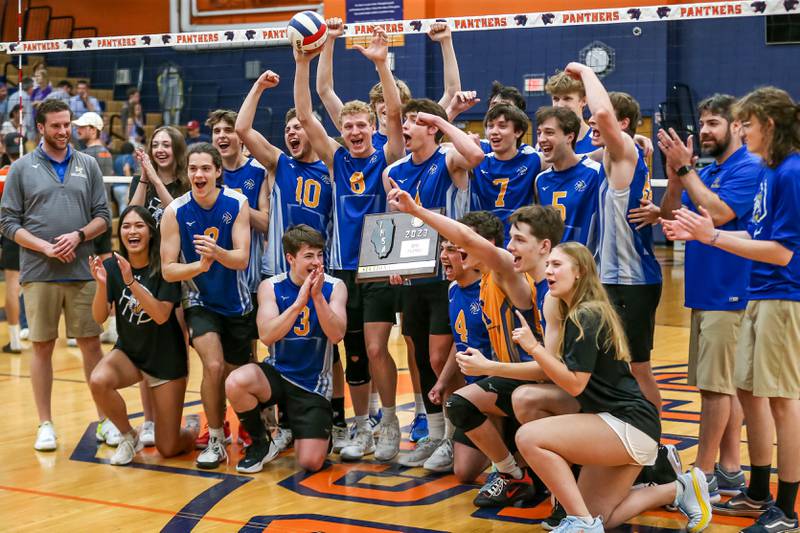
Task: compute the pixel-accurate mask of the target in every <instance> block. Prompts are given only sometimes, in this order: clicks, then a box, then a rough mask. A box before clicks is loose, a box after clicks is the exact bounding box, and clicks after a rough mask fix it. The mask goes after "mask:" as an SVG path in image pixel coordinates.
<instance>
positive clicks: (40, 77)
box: [31, 68, 53, 105]
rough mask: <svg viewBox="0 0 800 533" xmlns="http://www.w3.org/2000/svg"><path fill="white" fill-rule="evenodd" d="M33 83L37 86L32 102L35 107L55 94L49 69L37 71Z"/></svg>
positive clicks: (32, 95) (32, 94)
mask: <svg viewBox="0 0 800 533" xmlns="http://www.w3.org/2000/svg"><path fill="white" fill-rule="evenodd" d="M33 82H34V83H35V84H36V87H34V89H33V92H32V93H31V100H33V104H34V105H38V104H37V102H41V101H42V100H44V99H45V98H47V97H48V96H49V95H50V93H52V92H53V86H52V85H50V77H49V76H48V74H47V69H46V68H42V69H39V70H37V71H36V73H35V74H34V75H33Z"/></svg>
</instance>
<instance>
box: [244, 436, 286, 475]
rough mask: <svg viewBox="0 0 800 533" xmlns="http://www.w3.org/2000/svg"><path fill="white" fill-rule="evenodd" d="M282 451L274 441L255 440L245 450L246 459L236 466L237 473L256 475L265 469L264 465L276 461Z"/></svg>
mask: <svg viewBox="0 0 800 533" xmlns="http://www.w3.org/2000/svg"><path fill="white" fill-rule="evenodd" d="M279 453H280V450H279V449H278V447H277V446H276V445H275V442H274V441H273V440H272V439H264V440H262V439H258V440H253V443H252V444H250V446H248V447H247V448H245V452H244V458H243V459H242V460H241V461H239V464H237V465H236V471H237V472H244V473H245V474H255V473H256V472H261V470H263V469H264V465H265V464H267V463H268V462H270V461H272V460H273V459H275V458H276V457H277V456H278V454H279Z"/></svg>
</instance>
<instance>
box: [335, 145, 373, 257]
mask: <svg viewBox="0 0 800 533" xmlns="http://www.w3.org/2000/svg"><path fill="white" fill-rule="evenodd" d="M385 169H386V154H385V153H384V152H383V150H379V151H377V152H375V153H374V154H372V155H371V156H369V157H353V156H352V155H350V152H348V151H347V149H345V148H339V149H338V150H336V153H335V154H333V183H334V185H333V188H334V198H335V201H334V202H333V239H332V240H333V242H332V244H331V260H330V268H331V269H333V270H356V269H357V268H358V252H359V248H360V247H361V228H362V226H363V225H364V215H369V214H372V213H384V212H385V211H386V191H384V189H383V171H384V170H385Z"/></svg>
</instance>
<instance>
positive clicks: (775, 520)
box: [742, 505, 797, 533]
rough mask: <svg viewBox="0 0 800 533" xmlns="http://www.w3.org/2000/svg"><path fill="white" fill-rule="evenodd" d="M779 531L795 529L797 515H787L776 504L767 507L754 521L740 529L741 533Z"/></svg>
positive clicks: (773, 532)
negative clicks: (790, 516) (791, 516)
mask: <svg viewBox="0 0 800 533" xmlns="http://www.w3.org/2000/svg"><path fill="white" fill-rule="evenodd" d="M781 531H797V517H796V516H795V517H794V518H789V517H787V516H786V515H785V514H784V512H783V510H781V508H780V507H778V506H777V505H773V506H772V507H770V508H769V509H767V511H766V512H764V514H762V515H761V516H759V517H758V520H756V523H755V524H753V525H752V526H750V527H746V528H744V529H743V530H742V533H780V532H781Z"/></svg>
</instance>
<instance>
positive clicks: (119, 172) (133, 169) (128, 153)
mask: <svg viewBox="0 0 800 533" xmlns="http://www.w3.org/2000/svg"><path fill="white" fill-rule="evenodd" d="M134 149H135V148H134V146H133V144H131V143H129V142H124V143H122V147H120V150H119V154H118V155H117V156H116V157H115V158H114V175H115V176H133V175H134V174H139V173H140V172H141V169H140V168H139V166H138V165H137V163H136V158H135V157H133V152H134ZM129 188H130V186H129V185H128V184H127V183H115V184H114V185H112V186H111V196H112V197H113V198H114V201H115V202H117V210H118V211H119V212H120V213H122V212H123V211H125V208H126V207H128V189H129Z"/></svg>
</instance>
